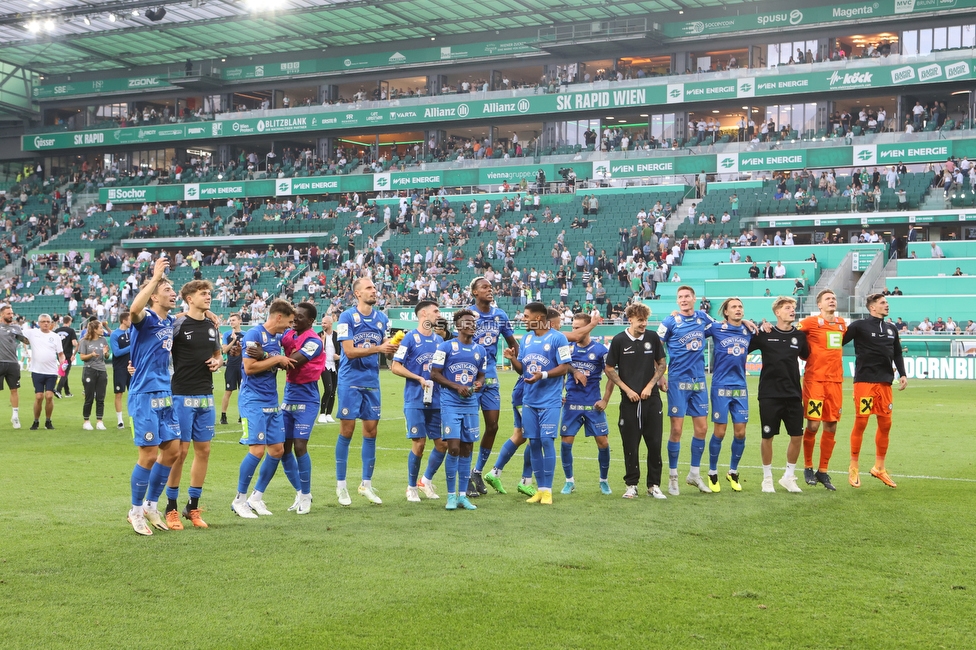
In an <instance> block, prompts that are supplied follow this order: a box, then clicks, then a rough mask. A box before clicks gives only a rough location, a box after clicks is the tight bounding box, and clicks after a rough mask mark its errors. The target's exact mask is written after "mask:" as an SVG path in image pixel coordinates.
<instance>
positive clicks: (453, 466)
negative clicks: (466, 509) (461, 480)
mask: <svg viewBox="0 0 976 650" xmlns="http://www.w3.org/2000/svg"><path fill="white" fill-rule="evenodd" d="M444 473H445V474H447V493H448V494H454V493H455V492H456V491H457V490H456V488H457V473H458V457H457V456H452V455H450V454H448V455H447V459H446V460H445V461H444Z"/></svg>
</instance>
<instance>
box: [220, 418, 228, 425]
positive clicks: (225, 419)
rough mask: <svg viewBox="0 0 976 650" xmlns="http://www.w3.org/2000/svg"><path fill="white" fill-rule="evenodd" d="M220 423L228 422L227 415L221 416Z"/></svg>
mask: <svg viewBox="0 0 976 650" xmlns="http://www.w3.org/2000/svg"><path fill="white" fill-rule="evenodd" d="M220 423H221V424H227V417H226V416H224V417H221V418H220Z"/></svg>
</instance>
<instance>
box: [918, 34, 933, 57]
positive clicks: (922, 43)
mask: <svg viewBox="0 0 976 650" xmlns="http://www.w3.org/2000/svg"><path fill="white" fill-rule="evenodd" d="M931 53H932V30H931V29H920V30H918V54H919V56H924V55H926V54H931Z"/></svg>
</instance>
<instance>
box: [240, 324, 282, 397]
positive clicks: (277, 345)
mask: <svg viewBox="0 0 976 650" xmlns="http://www.w3.org/2000/svg"><path fill="white" fill-rule="evenodd" d="M255 345H256V346H258V347H260V348H261V349H263V350H264V351H265V352H267V353H268V356H275V355H279V354H281V335H279V334H271V333H270V332H268V330H266V329H264V325H258V326H256V327H252V328H251V329H249V330H248V331H247V333H245V334H244V346H243V347H244V350H245V352H244V353H243V354H247V352H246V350H247V348H248V347H253V346H255ZM277 374H278V369H277V367H275V368H271V369H269V370H265V371H264V372H259V373H257V374H255V375H249V374H247V373H244V381H243V382H241V394H240V396H239V397H238V401H239V402H241V403H242V404H243V403H246V402H248V401H253V402H254V403H255V404H261V405H265V406H278V381H277Z"/></svg>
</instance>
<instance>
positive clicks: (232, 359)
mask: <svg viewBox="0 0 976 650" xmlns="http://www.w3.org/2000/svg"><path fill="white" fill-rule="evenodd" d="M227 324H228V325H230V331H229V332H224V342H223V344H222V345H221V346H220V351H221V352H223V353H224V354H226V355H227V365H226V366H225V367H224V396H223V398H221V401H220V423H221V424H227V408H228V407H229V406H230V396H231V395H233V394H234V391H235V390H240V388H241V381H242V380H243V370H242V368H243V365H242V362H243V357H242V356H241V352H242V351H241V346H242V345H243V341H244V332H242V331H241V317H240V316H238V315H237V314H231V315H230V318H228V319H227ZM237 411H238V413H240V408H238V409H237ZM237 421H238V422H240V421H241V418H240V417H238V418H237Z"/></svg>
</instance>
